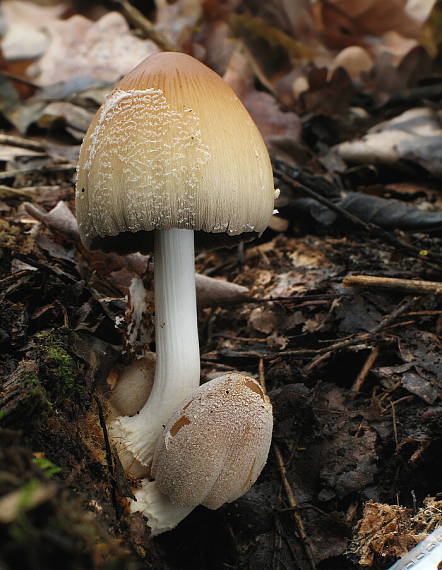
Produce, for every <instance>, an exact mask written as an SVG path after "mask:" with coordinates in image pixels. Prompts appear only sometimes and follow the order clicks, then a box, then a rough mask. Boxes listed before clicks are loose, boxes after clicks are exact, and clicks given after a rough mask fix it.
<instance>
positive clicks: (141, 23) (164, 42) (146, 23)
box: [113, 0, 177, 51]
mask: <svg viewBox="0 0 442 570" xmlns="http://www.w3.org/2000/svg"><path fill="white" fill-rule="evenodd" d="M113 1H114V3H115V4H119V5H120V6H121V9H122V12H123V13H124V15H125V16H126V18H127V20H128V21H129V23H130V24H132V25H133V26H135V27H136V28H138V29H139V30H140V31H141V32H142V34H143V35H144V36H145V37H146V38H148V39H150V40H152V41H153V42H155V43H156V44H157V46H158V47H160V48H161V49H162V50H163V51H177V48H176V46H174V45H173V44H172V42H171V41H170V40H168V39H167V38H166V36H164V34H162V33H161V32H159V31H158V30H157V29H156V28H155V26H154V25H153V24H152V22H151V21H150V20H148V19H147V18H146V16H144V15H143V14H142V13H141V12H140V11H139V10H138V8H135V6H132V4H131V3H130V2H128V0H113Z"/></svg>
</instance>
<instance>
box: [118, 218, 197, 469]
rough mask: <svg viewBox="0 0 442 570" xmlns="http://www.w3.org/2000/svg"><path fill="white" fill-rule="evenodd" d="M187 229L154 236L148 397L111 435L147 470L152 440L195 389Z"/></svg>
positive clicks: (192, 270) (191, 253)
mask: <svg viewBox="0 0 442 570" xmlns="http://www.w3.org/2000/svg"><path fill="white" fill-rule="evenodd" d="M194 255H195V254H194V245H193V231H192V230H178V229H171V230H159V231H157V232H156V234H155V336H156V351H157V362H156V368H155V380H154V385H153V388H152V392H151V393H150V396H149V399H148V400H147V402H146V403H145V405H144V406H143V408H142V409H141V410H140V412H139V413H138V414H137V415H135V416H133V417H126V416H125V417H122V418H119V419H118V420H116V421H115V422H114V423H113V424H112V426H111V435H112V437H113V439H115V440H116V441H117V442H118V441H119V442H120V444H121V445H122V446H123V447H127V448H128V449H129V450H130V451H131V453H132V454H133V455H134V457H135V458H136V459H137V460H138V461H140V462H141V463H142V464H143V465H147V466H148V467H149V466H150V464H151V462H152V457H153V452H154V449H155V444H156V441H157V439H158V436H159V435H160V433H161V430H162V429H163V426H164V425H165V424H166V423H167V420H168V419H169V418H170V416H171V415H172V414H173V412H174V411H175V409H176V408H177V407H178V406H179V404H180V403H181V402H182V400H184V399H185V398H186V397H187V396H188V394H189V393H190V392H192V391H193V390H194V389H195V388H197V387H198V385H199V380H200V360H199V344H198V327H197V315H196V295H195V260H194Z"/></svg>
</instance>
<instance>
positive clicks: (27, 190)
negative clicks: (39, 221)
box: [0, 184, 60, 200]
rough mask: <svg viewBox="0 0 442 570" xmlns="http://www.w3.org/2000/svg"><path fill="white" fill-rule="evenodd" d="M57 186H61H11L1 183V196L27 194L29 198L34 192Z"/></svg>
mask: <svg viewBox="0 0 442 570" xmlns="http://www.w3.org/2000/svg"><path fill="white" fill-rule="evenodd" d="M57 188H60V186H59V185H58V184H55V185H54V186H23V187H22V188H11V187H10V186H5V185H4V184H0V196H5V197H7V196H8V195H12V196H25V197H26V198H27V199H28V200H29V198H30V197H31V193H32V192H37V191H38V192H44V191H45V190H56V189H57Z"/></svg>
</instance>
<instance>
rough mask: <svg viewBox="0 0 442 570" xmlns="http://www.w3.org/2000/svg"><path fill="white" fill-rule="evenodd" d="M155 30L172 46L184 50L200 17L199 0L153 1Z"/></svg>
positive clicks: (200, 3)
mask: <svg viewBox="0 0 442 570" xmlns="http://www.w3.org/2000/svg"><path fill="white" fill-rule="evenodd" d="M155 4H156V7H157V13H156V28H157V29H158V30H159V31H161V32H162V33H163V34H164V35H165V36H166V37H167V38H168V39H170V40H171V41H172V43H173V44H174V45H176V46H177V47H179V48H181V49H183V50H184V48H186V47H187V44H189V43H190V40H191V36H192V33H193V30H194V28H195V26H196V24H197V23H198V21H199V19H200V18H201V15H202V2H201V1H200V0H176V1H175V2H168V1H167V0H155Z"/></svg>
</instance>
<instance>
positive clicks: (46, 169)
mask: <svg viewBox="0 0 442 570" xmlns="http://www.w3.org/2000/svg"><path fill="white" fill-rule="evenodd" d="M75 170H76V168H75V166H73V165H72V164H60V165H57V166H38V167H37V166H32V167H29V168H20V169H18V170H6V171H5V172H0V182H3V181H4V180H9V179H10V178H15V177H16V176H22V175H26V176H30V175H31V174H55V173H57V172H69V173H71V174H74V172H75Z"/></svg>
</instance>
